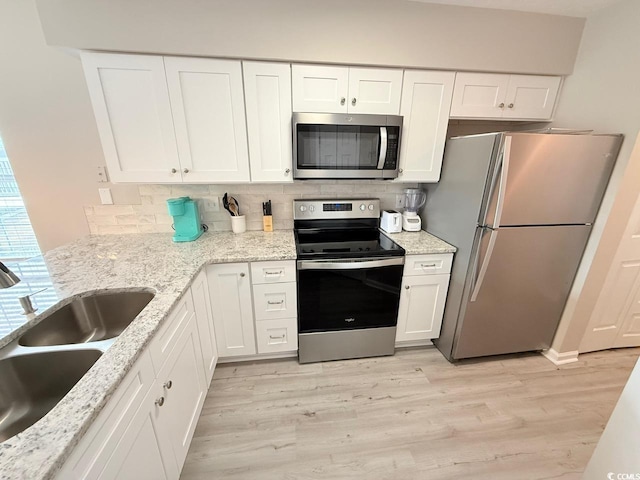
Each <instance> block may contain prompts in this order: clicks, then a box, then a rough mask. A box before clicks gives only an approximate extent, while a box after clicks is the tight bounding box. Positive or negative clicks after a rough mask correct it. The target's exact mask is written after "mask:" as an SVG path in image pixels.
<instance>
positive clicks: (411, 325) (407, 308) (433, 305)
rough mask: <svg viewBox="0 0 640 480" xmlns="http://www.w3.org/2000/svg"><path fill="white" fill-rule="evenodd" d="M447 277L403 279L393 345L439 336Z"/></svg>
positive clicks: (447, 285)
mask: <svg viewBox="0 0 640 480" xmlns="http://www.w3.org/2000/svg"><path fill="white" fill-rule="evenodd" d="M448 288H449V275H421V276H415V277H403V279H402V292H401V294H400V307H399V310H398V328H397V330H396V342H402V341H410V340H428V339H431V338H438V336H440V326H441V325H442V314H443V313H444V304H445V300H446V298H447V290H448Z"/></svg>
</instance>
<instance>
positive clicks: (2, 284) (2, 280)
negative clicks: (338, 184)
mask: <svg viewBox="0 0 640 480" xmlns="http://www.w3.org/2000/svg"><path fill="white" fill-rule="evenodd" d="M18 282H20V278H19V277H18V276H17V275H16V274H15V273H13V272H12V271H11V270H9V268H8V267H7V266H6V265H5V264H4V263H2V262H0V288H9V287H13V286H14V285H15V284H16V283H18Z"/></svg>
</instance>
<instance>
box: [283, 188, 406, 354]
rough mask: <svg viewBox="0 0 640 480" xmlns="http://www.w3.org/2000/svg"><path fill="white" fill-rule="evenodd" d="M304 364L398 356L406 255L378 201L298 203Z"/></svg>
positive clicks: (300, 331) (300, 326) (300, 346)
mask: <svg viewBox="0 0 640 480" xmlns="http://www.w3.org/2000/svg"><path fill="white" fill-rule="evenodd" d="M293 208H294V213H293V219H294V230H295V237H296V248H297V257H298V260H297V274H298V359H299V361H300V363H309V362H319V361H326V360H339V359H346V358H359V357H372V356H379V355H393V353H394V344H395V336H396V324H397V318H398V304H399V302H400V287H401V283H402V269H403V265H404V253H405V252H404V249H403V248H402V247H400V246H399V245H398V244H397V243H395V242H394V241H393V240H391V239H390V238H389V237H387V236H386V235H384V234H383V233H382V232H380V231H379V229H378V225H379V217H380V201H379V200H378V199H370V198H367V199H348V200H294V202H293Z"/></svg>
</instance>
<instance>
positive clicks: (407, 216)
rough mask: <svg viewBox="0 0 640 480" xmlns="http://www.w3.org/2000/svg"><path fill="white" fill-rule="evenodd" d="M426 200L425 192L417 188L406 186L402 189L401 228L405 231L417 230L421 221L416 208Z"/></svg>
mask: <svg viewBox="0 0 640 480" xmlns="http://www.w3.org/2000/svg"><path fill="white" fill-rule="evenodd" d="M426 201H427V194H426V193H424V192H423V191H422V190H420V189H419V188H407V189H406V190H405V191H404V212H402V229H403V230H404V231H406V232H419V231H420V229H421V227H422V221H421V220H420V217H419V216H418V210H419V209H420V208H421V207H422V206H423V205H424V204H425V202H426Z"/></svg>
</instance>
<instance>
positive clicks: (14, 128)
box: [0, 0, 137, 250]
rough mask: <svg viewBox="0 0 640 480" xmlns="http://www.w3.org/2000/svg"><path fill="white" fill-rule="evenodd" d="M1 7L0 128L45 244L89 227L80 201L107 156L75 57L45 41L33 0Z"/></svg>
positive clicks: (93, 189)
mask: <svg viewBox="0 0 640 480" xmlns="http://www.w3.org/2000/svg"><path fill="white" fill-rule="evenodd" d="M0 12H2V13H1V14H0V68H1V71H0V136H1V137H2V139H3V141H4V143H5V146H6V150H7V154H8V155H9V159H10V161H11V165H12V167H13V170H14V173H15V176H16V179H17V180H18V185H19V186H20V190H21V192H22V195H23V197H24V199H25V202H26V206H27V211H28V213H29V216H30V218H31V222H32V224H33V227H34V231H35V233H36V236H37V237H38V241H39V243H40V247H41V248H42V249H43V250H49V249H51V248H54V247H56V246H58V245H61V244H64V243H67V242H69V241H71V240H73V239H75V238H78V237H79V236H82V235H86V234H88V233H89V229H88V226H87V222H86V219H85V215H84V210H83V208H82V206H83V205H84V204H93V203H97V202H98V194H97V184H96V180H95V179H96V167H97V165H100V164H103V163H104V158H103V155H102V149H101V147H100V142H99V139H98V133H97V129H96V124H95V120H94V118H93V111H92V110H91V104H90V102H89V95H88V93H87V87H86V84H85V81H84V77H83V75H82V68H81V66H80V62H79V60H77V59H76V58H73V57H72V56H70V55H68V54H66V53H64V52H62V51H59V50H56V49H53V48H51V47H48V46H47V45H46V44H45V41H44V37H43V35H42V31H41V29H40V23H39V21H38V14H37V11H36V8H35V4H34V2H33V1H32V0H20V1H15V0H0ZM114 193H115V197H116V199H122V200H127V201H132V199H135V198H136V196H137V189H133V190H131V188H130V187H118V188H116V190H115V192H114Z"/></svg>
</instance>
